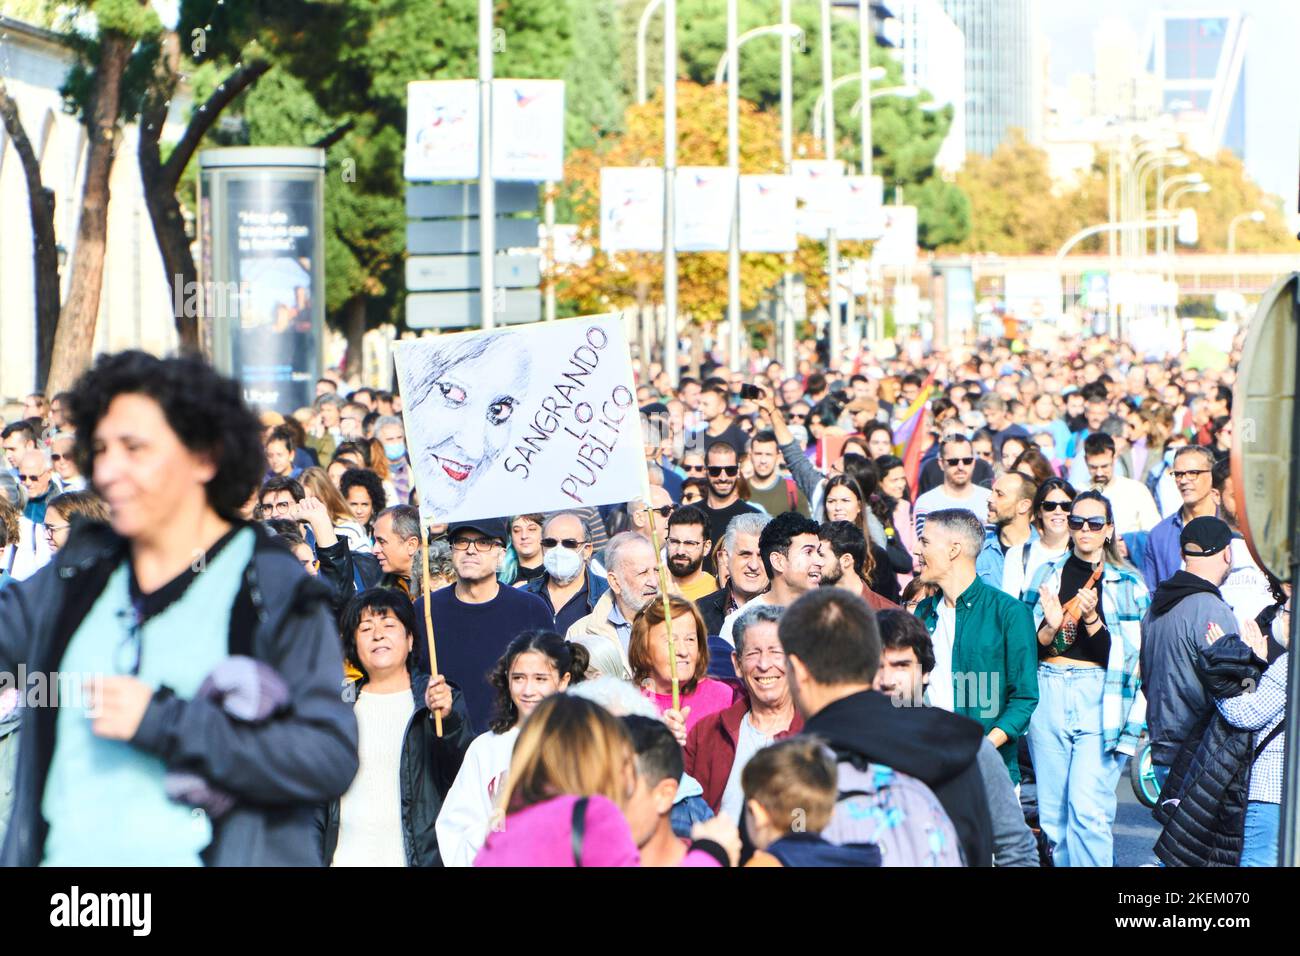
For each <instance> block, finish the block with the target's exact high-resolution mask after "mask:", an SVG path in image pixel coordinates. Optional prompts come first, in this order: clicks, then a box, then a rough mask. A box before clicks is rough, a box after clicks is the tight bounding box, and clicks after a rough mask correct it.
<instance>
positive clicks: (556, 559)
mask: <svg viewBox="0 0 1300 956" xmlns="http://www.w3.org/2000/svg"><path fill="white" fill-rule="evenodd" d="M453 560H454V559H453ZM590 562H591V540H590V538H589V537H588V535H587V526H586V525H585V524H584V523H583V520H582V518H581V517H580V516H578V515H576V514H574V513H573V512H572V511H561V512H560V513H559V514H554V515H551V517H550V518H549V519H547V521H546V524H544V525H543V526H542V566H543V568H544V569H545V570H543V571H542V573H541V575H540V576H538V577H535V578H533V579H532V580H531V581H529V582H528V583H527V584H526V585H524V590H525V591H527V592H528V593H529V594H536V595H537V596H538V597H539V598H541V599H542V601H544V602H545V604H546V607H547V609H548V610H549V611H550V612H551V616H552V618H554V623H555V631H556V633H558V634H563V633H564V632H566V631H567V630H568V629H569V628H570V627H572V626H573V625H574V623H575V622H576V621H577V620H578V619H579V618H581V617H586V616H587V615H588V614H590V613H591V609H592V608H593V607H595V606H596V602H597V601H599V600H600V596H601V595H602V594H604V593H605V591H606V590H608V588H609V584H608V583H607V582H606V580H605V579H604V578H602V577H601V576H600V575H598V574H593V573H592V571H591V566H590Z"/></svg>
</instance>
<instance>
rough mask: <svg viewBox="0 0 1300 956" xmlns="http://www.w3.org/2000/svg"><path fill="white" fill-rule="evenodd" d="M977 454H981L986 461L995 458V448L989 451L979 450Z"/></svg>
mask: <svg viewBox="0 0 1300 956" xmlns="http://www.w3.org/2000/svg"><path fill="white" fill-rule="evenodd" d="M975 454H977V455H979V456H980V457H981V458H983V459H984V460H985V461H992V460H993V449H991V448H990V449H989V450H988V451H977V452H976V453H975Z"/></svg>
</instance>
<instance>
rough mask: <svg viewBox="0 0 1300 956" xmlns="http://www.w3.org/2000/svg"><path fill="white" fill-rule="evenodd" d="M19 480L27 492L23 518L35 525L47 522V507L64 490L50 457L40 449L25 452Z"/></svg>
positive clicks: (20, 459) (19, 468) (19, 461)
mask: <svg viewBox="0 0 1300 956" xmlns="http://www.w3.org/2000/svg"><path fill="white" fill-rule="evenodd" d="M18 480H19V481H21V482H22V483H23V488H24V489H25V490H26V492H27V507H25V508H23V517H24V518H27V519H28V520H29V521H31V522H32V523H34V524H41V523H43V522H44V521H45V507H46V505H48V504H49V502H50V499H51V498H53V497H55V496H56V495H58V494H59V493H60V492H61V491H62V489H61V488H60V487H59V484H58V481H57V480H56V479H55V477H54V472H53V470H51V468H50V457H49V455H47V454H45V452H44V451H41V450H40V449H39V448H37V449H32V450H31V451H25V452H23V455H22V457H21V458H19V459H18Z"/></svg>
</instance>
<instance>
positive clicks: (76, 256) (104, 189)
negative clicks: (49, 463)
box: [49, 32, 135, 392]
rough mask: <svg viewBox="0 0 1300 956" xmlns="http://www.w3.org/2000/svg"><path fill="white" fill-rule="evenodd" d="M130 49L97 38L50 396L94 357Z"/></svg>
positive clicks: (119, 39)
mask: <svg viewBox="0 0 1300 956" xmlns="http://www.w3.org/2000/svg"><path fill="white" fill-rule="evenodd" d="M134 44H135V41H133V40H132V39H131V38H130V37H128V36H124V35H123V34H120V33H113V32H106V33H105V34H104V35H103V36H102V37H101V38H100V53H99V63H98V64H97V65H96V69H95V95H94V105H93V106H92V108H91V113H90V122H89V123H87V124H86V125H87V127H88V130H89V134H90V145H89V148H88V153H87V156H86V182H85V187H84V189H83V190H82V194H81V217H80V220H79V221H78V223H77V248H76V250H75V251H74V253H73V257H72V281H71V282H70V283H69V286H68V300H67V302H65V303H64V305H63V311H62V313H60V315H59V328H58V331H57V333H56V334H55V336H54V357H53V360H52V361H51V365H50V380H49V388H50V391H52V392H59V391H62V390H64V389H67V388H71V387H72V384H73V382H75V381H76V379H77V377H78V376H79V375H81V373H82V372H84V371H85V370H86V369H87V368H88V367H89V365H90V360H91V357H92V356H93V354H94V347H95V322H96V319H97V318H98V316H99V297H100V293H101V291H102V290H103V287H104V249H105V245H106V242H107V238H108V201H109V189H108V179H109V175H110V174H111V173H112V171H113V159H114V157H115V156H116V155H117V146H118V137H119V130H118V126H117V120H118V108H119V104H120V100H121V94H122V74H123V73H124V72H125V70H126V64H127V61H128V60H129V59H130V58H131V48H132V47H133V46H134Z"/></svg>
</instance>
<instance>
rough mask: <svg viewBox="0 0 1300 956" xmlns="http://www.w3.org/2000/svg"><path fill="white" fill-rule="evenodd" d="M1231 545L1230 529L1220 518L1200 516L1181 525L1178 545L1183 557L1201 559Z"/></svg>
mask: <svg viewBox="0 0 1300 956" xmlns="http://www.w3.org/2000/svg"><path fill="white" fill-rule="evenodd" d="M1231 543H1232V529H1231V528H1229V527H1228V523H1227V522H1226V521H1224V520H1223V519H1222V518H1216V517H1214V516H1213V515H1202V516H1201V517H1199V518H1193V519H1192V520H1191V521H1189V522H1187V524H1185V525H1183V531H1182V534H1180V535H1179V536H1178V545H1179V547H1180V548H1181V549H1182V552H1183V556H1184V557H1188V558H1203V557H1206V556H1208V555H1211V554H1218V553H1219V552H1220V551H1222V550H1223V549H1224V548H1226V547H1227V546H1228V545H1230V544H1231Z"/></svg>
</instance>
